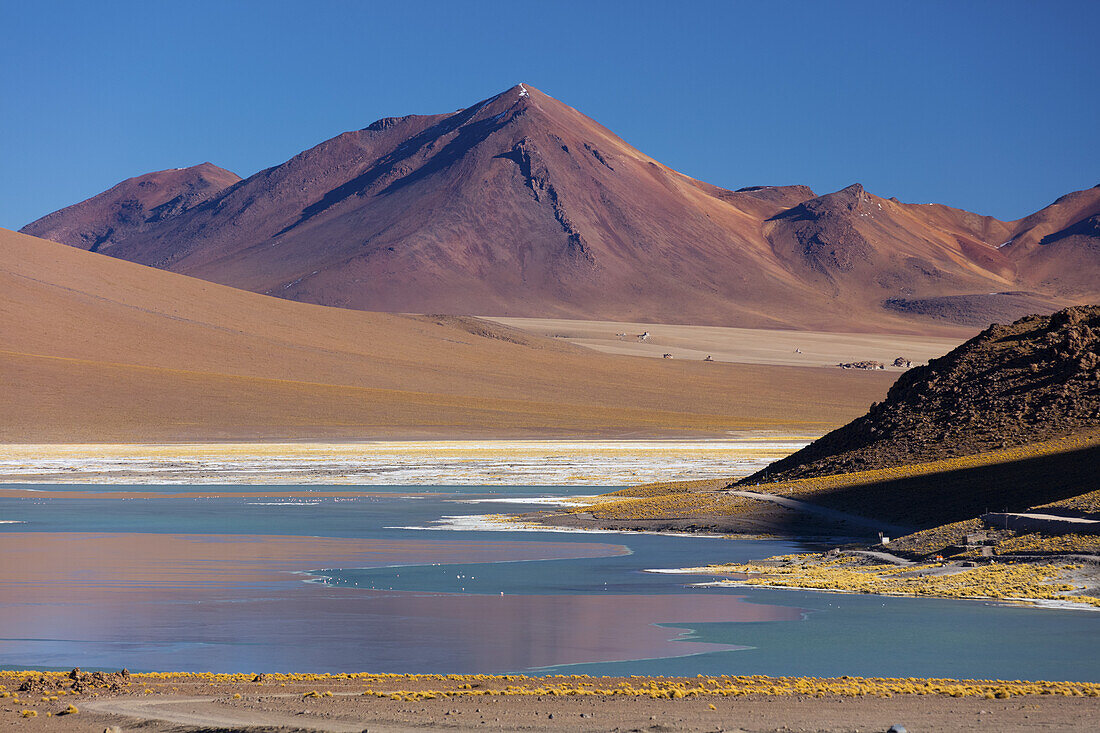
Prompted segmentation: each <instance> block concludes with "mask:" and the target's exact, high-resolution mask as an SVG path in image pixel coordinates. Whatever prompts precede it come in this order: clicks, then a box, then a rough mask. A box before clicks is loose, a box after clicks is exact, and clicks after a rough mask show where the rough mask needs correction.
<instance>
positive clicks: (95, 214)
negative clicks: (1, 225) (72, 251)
mask: <svg viewBox="0 0 1100 733" xmlns="http://www.w3.org/2000/svg"><path fill="white" fill-rule="evenodd" d="M239 180H241V178H240V176H238V175H237V174H236V173H231V172H229V171H227V170H225V169H223V168H219V167H218V166H216V165H213V164H211V163H202V164H200V165H196V166H192V167H190V168H176V169H173V170H167V171H158V172H156V173H147V174H145V175H143V176H137V177H135V178H128V179H126V180H125V181H123V182H122V183H120V184H118V185H117V186H114V187H112V188H109V189H107V190H106V191H104V192H103V193H101V194H98V195H96V196H93V197H92V198H90V199H87V200H85V201H81V202H80V203H79V204H73V205H72V206H67V207H65V208H64V209H61V210H60V211H55V212H54V213H52V214H49V215H47V216H44V217H42V218H41V219H39V220H37V221H35V222H33V223H31V224H28V225H27V226H25V227H23V229H22V230H21V231H22V232H23V233H24V234H30V235H32V236H35V237H41V238H43V239H49V240H52V241H54V242H63V243H65V244H71V245H73V246H74V247H80V248H81V249H86V250H89V251H91V252H97V251H99V249H100V248H101V247H103V246H107V247H110V245H111V244H112V243H113V242H116V241H119V240H121V239H125V238H126V237H129V236H131V235H133V234H137V233H139V232H141V231H144V230H145V229H146V228H148V227H150V226H152V225H154V224H156V223H157V222H160V221H164V220H165V219H170V218H172V217H174V216H176V215H178V214H180V213H182V212H183V211H185V210H187V209H190V208H192V207H194V206H198V205H199V204H201V203H202V202H204V201H206V200H208V199H210V198H212V197H214V196H215V195H216V194H218V193H219V192H221V191H223V190H224V189H226V188H228V187H229V186H232V185H233V184H234V183H236V182H237V181H239Z"/></svg>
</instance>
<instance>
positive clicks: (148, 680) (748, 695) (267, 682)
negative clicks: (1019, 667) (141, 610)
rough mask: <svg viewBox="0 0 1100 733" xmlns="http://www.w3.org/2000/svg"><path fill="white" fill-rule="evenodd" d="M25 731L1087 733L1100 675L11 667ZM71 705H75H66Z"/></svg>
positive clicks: (6, 713)
mask: <svg viewBox="0 0 1100 733" xmlns="http://www.w3.org/2000/svg"><path fill="white" fill-rule="evenodd" d="M0 685H3V688H2V689H0V695H4V697H2V698H0V727H3V728H5V729H18V730H25V731H95V732H96V733H102V732H103V731H109V732H110V733H114V731H115V730H118V731H130V730H134V731H136V730H140V731H143V732H147V733H157V732H160V731H164V732H166V733H167V732H168V731H176V732H179V731H330V732H332V733H344V732H346V733H359V732H360V731H376V732H379V733H383V732H384V733H397V732H399V731H423V730H448V731H475V730H476V731H482V730H508V731H519V730H524V731H708V732H713V731H729V732H733V731H831V732H832V731H835V732H840V731H887V730H889V729H890V727H891V726H903V727H904V728H905V729H906V730H907V731H910V732H914V731H956V730H987V731H1024V730H1028V731H1030V730H1044V731H1054V730H1057V731H1075V730H1090V729H1092V727H1093V726H1094V725H1095V722H1096V720H1098V719H1100V684H1092V683H1069V682H1004V681H973V680H923V679H870V678H854V677H842V678H829V679H826V678H772V677H762V676H758V677H706V676H700V677H686V678H684V677H587V676H575V677H565V676H561V677H559V676H555V677H525V676H516V675H510V676H487V675H370V674H357V675H213V674H141V675H138V674H135V675H129V674H126V673H112V674H103V673H97V674H88V673H82V672H78V671H74V672H73V673H60V672H48V673H41V672H0ZM66 711H68V712H66Z"/></svg>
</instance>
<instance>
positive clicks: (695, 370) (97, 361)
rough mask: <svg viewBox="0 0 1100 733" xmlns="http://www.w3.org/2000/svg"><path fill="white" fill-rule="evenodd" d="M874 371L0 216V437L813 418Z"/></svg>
mask: <svg viewBox="0 0 1100 733" xmlns="http://www.w3.org/2000/svg"><path fill="white" fill-rule="evenodd" d="M892 378H893V375H890V374H869V373H858V374H856V373H851V372H844V371H841V370H836V369H833V370H827V369H814V368H795V367H763V366H752V365H733V364H718V363H704V362H701V361H692V362H688V361H667V360H654V359H644V358H634V357H622V356H611V355H604V354H598V353H595V352H591V351H588V350H586V349H583V348H580V347H577V346H573V345H570V344H564V343H560V342H558V341H555V340H552V339H544V338H540V337H536V336H531V335H529V334H526V333H524V332H522V331H518V330H515V329H511V328H508V327H506V326H503V325H500V324H491V323H487V322H484V321H480V320H477V319H472V318H464V317H451V316H402V315H392V314H383V313H367V312H359V311H352V310H345V309H339V308H326V307H321V306H315V305H309V304H303V303H295V302H292V301H288V300H282V299H278V298H271V297H267V296H263V295H257V294H255V293H249V292H245V291H241V290H235V289H232V288H228V287H225V286H221V285H216V284H213V283H209V282H205V281H202V280H197V279H194V278H189V277H185V276H182V275H177V274H174V273H169V272H163V271H160V270H156V269H152V268H148V267H144V266H141V265H136V264H133V263H129V262H123V261H121V260H117V259H113V258H110V257H104V256H102V255H99V254H93V253H89V252H84V251H81V250H78V249H74V248H72V247H65V246H62V245H59V244H56V243H53V242H47V241H45V240H41V239H36V238H34V237H30V236H26V235H22V234H17V233H15V232H10V231H7V230H0V404H3V405H4V410H3V414H2V415H0V441H3V442H96V441H110V442H115V441H118V442H141V441H150V442H156V441H176V440H187V441H195V440H222V439H225V440H231V439H233V440H253V439H256V440H268V439H300V438H315V439H355V438H378V437H421V436H422V437H436V438H438V437H459V436H465V437H474V436H498V437H509V436H515V437H521V436H525V437H535V436H547V437H553V436H585V435H603V436H630V437H660V436H675V435H697V436H705V435H711V436H717V435H726V434H728V431H737V430H742V429H749V428H765V429H766V428H772V429H775V430H781V431H793V432H796V433H800V434H814V433H819V432H822V431H823V430H825V429H827V428H828V427H831V426H833V425H837V424H840V423H842V422H844V421H845V420H848V419H851V417H852V416H853V415H856V414H858V413H859V412H860V411H862V410H863V409H864V407H865V406H866V405H867V404H868V403H869V402H870V401H872V400H874V399H880V398H881V396H882V395H883V394H884V393H885V391H886V389H887V387H888V385H889V382H890V381H891V380H892Z"/></svg>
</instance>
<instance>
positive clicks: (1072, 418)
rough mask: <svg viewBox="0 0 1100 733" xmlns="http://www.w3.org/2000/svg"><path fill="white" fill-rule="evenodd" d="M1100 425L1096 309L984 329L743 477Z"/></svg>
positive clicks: (898, 460) (959, 449) (853, 465)
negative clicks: (845, 420)
mask: <svg viewBox="0 0 1100 733" xmlns="http://www.w3.org/2000/svg"><path fill="white" fill-rule="evenodd" d="M1092 430H1100V307H1098V306H1082V307H1075V308H1067V309H1065V310H1062V311H1059V312H1057V313H1055V314H1053V315H1051V316H1029V317H1027V318H1023V319H1021V320H1019V321H1016V322H1015V323H1013V324H1011V325H1007V326H1004V325H996V324H994V325H992V326H990V327H989V328H987V329H986V330H984V331H982V332H981V333H980V334H979V335H978V336H976V337H974V338H973V339H971V340H969V341H967V342H966V343H964V344H963V345H961V346H959V347H958V348H956V349H954V350H953V351H951V352H950V353H949V354H947V355H946V356H943V357H941V358H939V359H934V360H932V361H931V362H929V363H928V364H927V365H926V366H923V367H918V368H915V369H912V370H910V371H908V372H906V373H904V374H903V375H902V376H901V377H899V378H898V381H897V382H896V383H895V384H894V386H893V387H891V388H890V392H889V394H888V395H887V396H886V399H885V400H884V401H882V402H881V403H878V404H875V405H872V407H871V409H870V410H869V411H868V412H867V414H866V415H864V416H862V417H860V418H857V419H856V420H854V421H852V422H851V423H849V424H847V425H845V426H844V427H842V428H839V429H837V430H834V431H833V432H831V433H829V434H828V435H825V436H823V437H822V438H820V439H818V440H816V441H814V442H813V443H811V444H810V445H808V446H806V447H805V448H803V449H802V450H800V451H798V452H797V453H794V454H793V455H790V456H788V457H787V458H784V459H782V460H780V461H777V462H776V463H773V464H772V465H771V466H769V467H768V468H767V469H766V470H765V471H761V472H759V473H757V474H756V475H754V476H751V477H749V478H747V479H745V480H744V481H743V482H742V483H757V482H759V481H761V480H765V479H766V480H768V481H784V480H788V479H798V478H806V477H813V476H826V475H831V474H840V473H851V472H854V471H864V470H868V469H879V468H890V467H895V466H903V465H907V464H912V463H918V462H925V461H935V460H940V459H944V458H951V457H953V456H962V455H970V454H976V453H980V452H983V451H990V450H995V449H999V448H1005V447H1012V446H1018V445H1025V444H1029V443H1036V442H1039V441H1043V440H1049V439H1053V438H1058V437H1061V436H1066V435H1072V434H1075V433H1081V432H1084V431H1092Z"/></svg>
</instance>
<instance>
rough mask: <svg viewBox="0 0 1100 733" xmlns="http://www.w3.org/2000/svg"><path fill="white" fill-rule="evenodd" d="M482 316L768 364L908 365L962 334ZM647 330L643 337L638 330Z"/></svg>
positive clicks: (587, 338) (571, 336) (631, 345)
mask: <svg viewBox="0 0 1100 733" xmlns="http://www.w3.org/2000/svg"><path fill="white" fill-rule="evenodd" d="M484 319H485V320H488V321H493V322H495V323H500V324H502V325H505V326H511V327H513V328H519V329H523V330H524V331H528V332H530V333H532V334H536V335H539V336H546V337H548V338H554V339H560V340H563V341H567V342H569V343H571V344H576V345H578V346H584V347H586V348H589V349H594V350H595V351H599V352H602V353H605V354H625V355H630V356H648V357H653V358H658V359H660V358H663V356H664V355H665V354H671V355H672V358H673V359H687V360H692V361H699V360H701V359H704V358H705V357H707V356H710V357H711V358H712V359H713V360H714V361H716V362H729V363H733V364H766V365H771V366H801V367H836V365H837V364H839V363H851V362H856V361H865V360H873V361H879V362H882V363H883V364H885V365H886V370H887V371H895V372H898V371H903V369H902V368H900V367H894V366H893V362H894V359H896V358H898V357H899V356H900V357H904V358H906V359H909V360H910V361H912V363H913V365H914V366H915V365H918V364H923V363H925V362H927V361H928V360H929V359H933V358H935V357H937V356H943V355H944V354H946V353H947V352H948V351H950V350H951V349H953V348H955V347H956V346H958V345H959V344H960V343H962V341H963V339H961V338H945V337H942V336H915V335H905V334H890V333H828V332H825V331H782V330H777V329H761V328H727V327H723V326H691V325H671V324H662V323H620V322H616V321H583V320H571V319H566V318H505V317H497V316H484ZM644 333H648V334H649V336H648V337H647V338H646V339H645V340H642V339H641V338H640V336H641V334H644Z"/></svg>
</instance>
